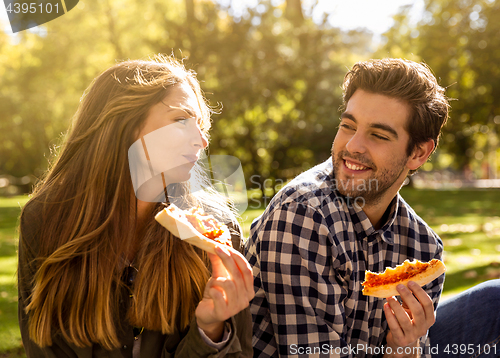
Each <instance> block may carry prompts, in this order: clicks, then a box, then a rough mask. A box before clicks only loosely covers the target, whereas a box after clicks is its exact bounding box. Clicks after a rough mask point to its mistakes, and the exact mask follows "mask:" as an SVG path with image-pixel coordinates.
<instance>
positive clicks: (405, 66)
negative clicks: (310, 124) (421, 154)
mask: <svg viewBox="0 0 500 358" xmlns="http://www.w3.org/2000/svg"><path fill="white" fill-rule="evenodd" d="M342 89H343V94H344V95H343V103H344V106H346V105H347V102H348V101H349V99H350V98H351V96H352V95H353V94H354V92H356V90H357V89H362V90H364V91H367V92H372V93H377V94H382V95H385V96H389V97H393V98H396V99H399V100H401V101H403V102H405V103H408V105H409V106H410V111H411V112H410V118H408V120H407V126H406V130H407V131H408V134H409V135H410V140H409V142H408V146H407V148H406V152H407V155H410V154H411V153H412V152H413V150H414V149H415V147H416V146H417V145H419V144H421V143H425V142H427V141H428V140H430V139H432V140H434V149H435V148H436V147H437V145H438V141H439V135H440V131H441V128H442V127H443V125H444V124H445V123H446V120H447V119H448V110H449V104H448V98H447V97H446V96H445V95H444V91H445V90H444V88H443V87H441V86H439V84H438V83H437V80H436V78H435V77H434V75H433V74H432V72H431V69H430V68H429V67H428V66H427V65H426V64H425V63H417V62H413V61H409V60H403V59H396V58H385V59H381V60H369V61H364V62H358V63H356V64H355V65H354V66H353V68H352V69H351V70H350V71H349V72H347V74H346V75H345V78H344V83H343V86H342Z"/></svg>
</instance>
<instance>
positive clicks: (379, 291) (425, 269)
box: [362, 259, 446, 297]
mask: <svg viewBox="0 0 500 358" xmlns="http://www.w3.org/2000/svg"><path fill="white" fill-rule="evenodd" d="M445 271H446V267H445V266H444V264H443V263H442V262H441V261H439V260H437V259H433V260H431V261H429V262H421V261H418V260H413V261H409V260H406V261H405V262H403V263H402V264H401V265H398V266H396V267H394V268H391V267H389V268H386V269H385V271H384V272H382V273H374V272H371V271H365V281H364V282H363V283H362V285H363V294H364V295H366V296H374V297H391V296H396V295H399V292H398V291H397V290H396V286H397V285H399V284H403V285H405V286H406V285H407V284H408V282H409V281H414V282H416V283H418V284H419V285H420V286H424V285H426V284H428V283H429V282H432V281H433V280H435V279H436V278H438V277H439V276H441V275H442V274H443V273H444V272H445Z"/></svg>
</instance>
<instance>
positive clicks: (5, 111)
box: [0, 0, 370, 183]
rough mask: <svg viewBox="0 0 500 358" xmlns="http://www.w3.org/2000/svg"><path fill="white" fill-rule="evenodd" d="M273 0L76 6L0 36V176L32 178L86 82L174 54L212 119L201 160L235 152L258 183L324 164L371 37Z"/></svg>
mask: <svg viewBox="0 0 500 358" xmlns="http://www.w3.org/2000/svg"><path fill="white" fill-rule="evenodd" d="M275 3H276V2H274V1H270V0H260V1H258V5H257V6H256V7H255V8H253V9H246V10H244V12H243V13H241V14H238V13H237V12H236V11H235V9H234V8H233V7H232V6H231V5H227V6H225V5H221V4H219V3H216V2H212V1H202V0H197V1H193V0H184V1H183V0H169V1H159V0H155V1H151V2H146V3H144V2H141V1H138V0H123V1H113V0H106V1H96V0H87V1H84V2H82V1H80V3H79V5H78V6H77V7H76V8H75V9H73V10H72V11H71V12H69V13H68V14H66V15H64V16H62V17H61V18H59V19H57V20H55V21H51V22H49V23H47V24H46V25H44V26H42V27H40V28H41V29H45V32H44V33H31V32H26V31H25V32H21V33H20V34H19V35H17V37H16V38H15V39H13V40H9V39H8V38H7V37H6V36H5V34H3V33H2V34H1V35H2V38H4V39H5V40H6V41H7V44H5V43H3V44H2V46H3V47H5V48H8V49H9V51H2V54H1V55H0V78H2V86H1V87H0V91H1V96H0V113H1V114H0V158H2V160H1V161H0V174H11V175H14V176H17V177H20V176H24V175H28V174H34V175H35V176H37V177H39V176H40V175H41V173H42V172H43V171H44V170H45V169H46V168H47V164H48V159H49V157H50V155H51V154H50V152H49V151H50V149H51V148H52V147H54V146H57V145H58V144H59V143H60V141H61V139H62V138H61V136H62V133H64V132H65V131H66V129H67V128H68V126H69V124H70V120H71V118H72V116H73V114H74V113H75V111H76V108H77V106H78V102H79V98H80V97H81V95H82V93H83V92H84V89H85V88H86V87H87V86H88V85H89V84H90V82H91V80H92V78H94V77H95V76H96V75H97V74H98V73H100V72H101V71H103V70H104V69H105V68H107V67H109V66H111V65H112V64H113V63H115V61H120V60H124V59H128V58H147V57H149V56H151V55H153V54H154V53H158V52H162V53H167V54H170V53H173V54H174V55H175V56H176V57H178V58H184V62H185V64H186V66H187V67H188V68H192V69H194V70H195V71H196V72H197V73H198V77H199V79H200V80H201V81H202V87H203V89H204V91H205V92H206V94H207V96H208V97H209V99H210V101H211V103H212V105H213V106H215V107H216V108H217V109H218V111H219V112H220V114H218V115H214V122H213V129H212V132H211V135H212V141H211V147H210V151H211V153H212V154H231V155H235V156H237V157H238V158H239V159H240V160H241V161H242V165H243V169H244V172H245V173H246V174H247V175H248V176H249V177H250V176H251V175H257V176H258V177H259V181H261V182H263V181H264V180H265V179H267V178H271V179H273V180H274V179H280V178H281V179H285V178H288V177H291V176H293V175H294V174H295V173H297V172H299V171H301V170H302V169H303V168H304V167H309V166H311V165H312V164H314V163H316V162H319V161H320V160H322V159H325V158H326V157H328V156H329V152H330V147H331V143H332V141H333V137H334V135H335V131H336V122H337V118H338V115H339V113H338V107H339V106H340V87H339V85H340V83H341V82H342V78H343V75H344V73H345V70H346V68H347V67H348V66H351V65H352V63H354V62H355V61H356V59H357V58H359V57H360V56H362V54H363V53H364V52H363V46H360V45H359V43H366V42H367V41H369V39H370V36H369V35H368V34H367V33H364V32H360V31H351V32H349V33H342V32H341V31H339V30H338V29H335V28H332V27H331V26H329V25H328V24H327V23H326V22H325V23H323V24H316V23H314V22H313V21H312V20H311V19H310V18H305V17H304V16H303V15H301V14H298V13H297V11H296V10H297V1H295V2H292V1H290V2H289V3H285V2H283V3H281V4H275ZM287 4H289V5H290V6H293V7H294V9H295V10H293V11H288V10H287V6H288V5H287ZM364 54H366V53H364ZM247 179H249V178H247ZM247 182H248V183H251V181H250V180H248V181H247Z"/></svg>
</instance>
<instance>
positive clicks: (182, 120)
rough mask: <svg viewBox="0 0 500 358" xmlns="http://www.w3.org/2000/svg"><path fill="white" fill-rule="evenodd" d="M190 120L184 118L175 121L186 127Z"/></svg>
mask: <svg viewBox="0 0 500 358" xmlns="http://www.w3.org/2000/svg"><path fill="white" fill-rule="evenodd" d="M188 119H189V118H184V117H182V118H176V119H175V121H176V122H177V123H181V124H184V125H186V124H187V122H188Z"/></svg>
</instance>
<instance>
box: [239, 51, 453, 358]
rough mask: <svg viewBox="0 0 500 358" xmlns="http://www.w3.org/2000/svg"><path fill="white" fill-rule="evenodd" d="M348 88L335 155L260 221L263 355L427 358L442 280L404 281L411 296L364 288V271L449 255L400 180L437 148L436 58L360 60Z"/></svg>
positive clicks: (257, 258) (439, 97) (256, 254)
mask: <svg viewBox="0 0 500 358" xmlns="http://www.w3.org/2000/svg"><path fill="white" fill-rule="evenodd" d="M343 92H344V95H343V100H344V112H343V113H342V115H341V118H340V126H339V130H338V133H337V135H336V137H335V140H334V142H333V147H332V157H331V158H330V159H328V160H327V161H326V162H324V163H322V164H320V165H318V166H316V167H314V168H312V169H310V170H309V171H307V172H305V173H303V174H301V175H300V176H298V177H297V178H295V179H294V180H293V181H292V182H290V183H289V184H288V185H287V186H285V187H284V188H283V189H282V190H281V191H280V192H279V193H278V194H277V195H276V197H275V198H273V200H272V201H271V203H270V204H269V206H268V208H267V209H266V211H265V212H264V213H263V215H262V216H261V217H260V218H258V219H256V221H255V222H254V223H253V224H252V229H251V235H250V239H249V241H248V243H247V247H246V257H247V259H248V260H249V262H250V264H251V265H252V266H253V273H254V284H255V289H256V296H255V298H254V300H253V302H252V303H251V311H252V315H253V319H254V341H253V345H254V356H256V357H277V356H297V355H298V356H311V357H312V356H320V355H322V356H333V357H334V356H337V357H339V356H342V357H372V356H380V357H382V356H385V357H392V356H394V357H405V356H408V357H416V356H419V355H420V353H422V355H426V356H427V355H428V354H427V352H426V351H425V349H424V348H425V347H426V345H427V347H428V346H429V343H428V341H427V331H428V329H429V327H430V326H431V325H432V324H433V323H434V319H435V318H434V317H435V314H434V309H435V307H436V305H437V302H438V300H439V296H440V294H441V290H442V285H443V281H444V277H443V276H441V277H439V279H437V280H435V281H433V282H432V283H430V284H429V285H426V286H424V287H423V288H420V287H419V286H418V285H416V286H417V287H415V286H414V285H411V284H409V285H408V287H405V286H400V287H398V291H399V292H400V299H401V302H400V301H398V300H397V299H396V298H394V297H392V298H387V299H380V298H375V297H369V296H364V295H363V294H362V293H361V290H362V286H361V283H362V282H363V280H364V275H365V270H370V271H374V272H380V271H383V270H384V269H385V268H386V267H390V266H396V265H398V264H401V263H402V262H403V261H404V260H406V259H409V260H413V259H418V260H421V261H429V260H431V259H433V258H436V259H441V258H442V251H443V246H442V242H441V240H440V239H439V237H438V236H437V235H436V234H435V233H434V232H433V231H432V230H431V229H430V228H429V227H428V226H427V224H426V223H425V222H424V221H423V220H422V219H421V218H419V217H418V216H417V215H416V214H415V212H414V211H413V210H412V209H411V208H410V207H409V205H408V204H407V203H406V202H405V201H404V200H403V199H402V198H401V196H400V195H399V189H400V188H401V186H402V185H403V182H404V181H405V179H406V178H407V176H408V175H409V174H412V173H413V172H415V171H416V170H417V169H418V168H419V167H420V166H421V165H422V164H424V163H425V162H426V160H427V159H428V157H429V155H430V154H431V153H432V152H433V151H434V149H435V148H436V145H437V143H438V137H439V134H440V130H441V127H442V126H443V125H444V123H445V122H446V120H447V118H448V107H449V105H448V101H447V98H446V97H445V95H444V89H443V88H442V87H440V86H439V85H438V83H437V81H436V79H435V77H434V76H433V75H432V73H431V71H430V70H429V68H428V67H427V66H425V65H423V64H419V63H415V62H411V61H406V60H401V59H383V60H372V61H367V62H360V63H357V64H356V65H354V67H353V68H352V70H351V71H349V72H348V73H347V75H346V76H345V79H344V84H343ZM427 350H428V348H427ZM428 356H430V355H428Z"/></svg>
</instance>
